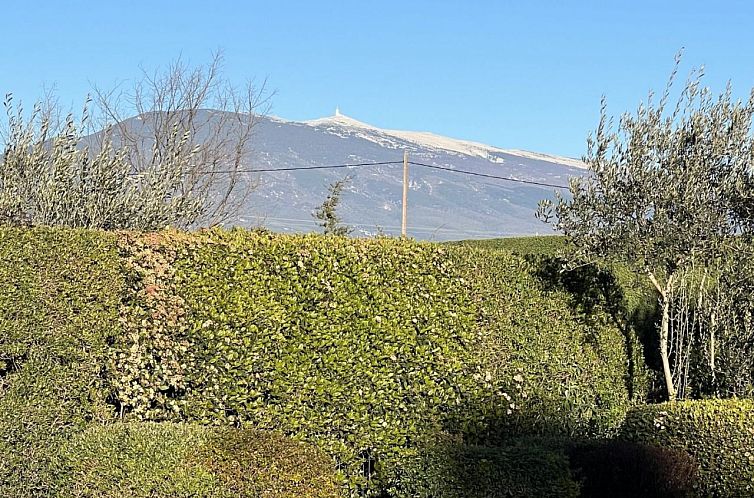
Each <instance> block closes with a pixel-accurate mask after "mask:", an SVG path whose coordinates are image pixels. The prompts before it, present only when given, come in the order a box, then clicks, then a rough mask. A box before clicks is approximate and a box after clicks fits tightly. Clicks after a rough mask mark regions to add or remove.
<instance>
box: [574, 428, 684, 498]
mask: <svg viewBox="0 0 754 498" xmlns="http://www.w3.org/2000/svg"><path fill="white" fill-rule="evenodd" d="M568 458H569V461H570V465H571V468H572V469H573V474H574V477H575V478H576V479H577V480H579V482H580V483H581V494H580V496H581V497H582V498H603V497H605V496H610V497H612V498H637V497H642V498H687V497H691V496H693V494H692V493H693V490H694V480H695V478H696V473H697V468H698V464H697V463H696V461H695V460H694V459H693V458H692V457H691V456H690V455H689V454H688V453H687V452H685V451H683V450H678V449H667V448H660V447H657V446H651V445H646V444H637V443H629V442H623V441H603V442H590V443H581V444H575V445H572V446H570V447H569V448H568Z"/></svg>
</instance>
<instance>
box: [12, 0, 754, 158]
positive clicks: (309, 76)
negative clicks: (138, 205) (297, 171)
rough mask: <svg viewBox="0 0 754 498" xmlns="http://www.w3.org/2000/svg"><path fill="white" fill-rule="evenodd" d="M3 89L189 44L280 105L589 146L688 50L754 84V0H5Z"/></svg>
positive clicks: (154, 61)
mask: <svg viewBox="0 0 754 498" xmlns="http://www.w3.org/2000/svg"><path fill="white" fill-rule="evenodd" d="M0 7H2V8H1V9H0V12H1V15H2V18H3V19H2V28H0V32H1V33H2V35H1V36H2V42H1V43H0V92H3V93H6V92H13V93H14V94H15V95H16V97H18V98H21V99H23V101H24V102H27V103H30V101H32V100H34V99H35V98H37V97H38V96H40V95H41V93H42V90H43V88H44V87H45V86H47V87H53V86H54V87H55V88H56V89H57V93H58V95H59V97H60V100H61V102H63V103H65V104H66V105H74V104H75V105H74V106H75V107H78V106H80V103H81V102H82V101H83V98H84V96H85V95H86V93H87V91H88V89H89V88H90V86H91V84H97V85H100V86H103V87H110V86H113V85H115V84H116V83H118V82H122V81H124V80H128V79H129V78H133V77H134V76H136V75H138V74H139V67H140V66H143V67H145V68H148V69H154V68H156V67H158V66H161V65H165V64H167V63H169V62H170V61H171V60H173V59H175V58H176V57H177V56H178V55H179V54H182V56H183V58H184V59H186V60H188V61H190V62H192V63H205V62H207V61H208V60H209V59H210V57H211V53H212V52H213V51H215V50H218V49H219V50H222V51H223V52H224V55H225V70H226V75H227V76H228V77H229V78H230V79H231V80H232V81H234V82H237V83H243V82H244V81H245V80H247V79H250V78H256V79H263V78H267V79H268V82H269V86H270V88H272V89H274V90H275V92H276V94H275V96H274V98H273V100H272V114H275V115H278V116H281V117H284V118H288V119H296V120H301V119H311V118H316V117H322V116H326V115H330V114H333V112H334V109H335V106H336V105H339V106H340V108H341V111H342V112H343V113H345V114H347V115H349V116H352V117H354V118H357V119H359V120H362V121H366V122H368V123H371V124H374V125H376V126H380V127H386V128H397V129H410V130H427V131H433V132H436V133H440V134H444V135H448V136H452V137H456V138H464V139H469V140H475V141H480V142H485V143H489V144H492V145H497V146H501V147H506V148H520V149H528V150H533V151H538V152H548V153H555V154H562V155H568V156H576V157H578V156H580V155H581V154H582V153H583V152H584V149H585V143H586V136H587V134H588V133H589V131H590V130H592V129H594V127H595V126H596V123H597V118H598V115H599V99H600V96H601V95H602V94H604V95H606V97H607V99H608V106H609V110H610V111H611V112H612V113H614V114H619V113H621V112H623V111H625V110H628V109H633V108H635V106H636V105H637V104H638V103H639V101H640V100H641V99H643V98H644V97H646V94H647V91H648V90H650V89H656V90H658V91H659V90H661V89H662V87H663V86H664V83H665V81H666V79H667V76H668V74H669V72H670V70H671V69H672V67H673V56H674V54H675V53H676V52H677V51H678V50H679V49H680V48H681V47H685V57H684V63H683V66H682V74H684V75H685V74H686V73H687V72H688V71H689V70H690V69H691V68H692V67H694V66H698V65H701V64H704V65H705V67H706V73H707V78H706V80H705V81H706V82H707V84H708V85H709V86H710V87H712V88H713V89H715V90H722V89H723V87H724V85H725V83H726V81H727V80H731V81H732V83H733V85H734V89H735V91H736V93H737V94H738V95H739V96H748V92H749V89H750V88H751V87H752V86H754V1H751V0H740V1H709V0H706V1H696V0H684V1H674V0H673V1H661V0H660V1H645V0H623V1H620V2H617V1H616V2H612V1H579V0H570V1H565V0H562V1H535V0H529V1H526V0H517V1H503V0H500V1H481V0H480V1H474V0H466V1H461V0H456V1H447V0H432V1H423V0H422V1H409V0H404V1H393V0H390V1H372V2H366V1H357V0H351V1H340V2H336V1H312V0H309V1H296V2H293V1H284V0H278V1H275V0H268V1H264V2H257V1H235V2H231V1H209V0H204V1H194V0H181V1H172V0H166V1H159V0H153V1H129V0H122V1H108V0H98V1H89V2H85V1H59V0H58V1H47V0H42V1H37V2H31V1H29V0H26V1H16V0H3V1H2V2H1V3H0Z"/></svg>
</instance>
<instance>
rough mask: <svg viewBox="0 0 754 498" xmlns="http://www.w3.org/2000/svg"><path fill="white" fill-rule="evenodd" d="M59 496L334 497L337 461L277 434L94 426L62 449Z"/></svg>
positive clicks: (190, 427)
mask: <svg viewBox="0 0 754 498" xmlns="http://www.w3.org/2000/svg"><path fill="white" fill-rule="evenodd" d="M59 475H60V482H59V484H58V488H57V489H58V495H57V496H60V497H61V498H62V497H79V498H87V497H91V498H116V497H123V496H128V497H133V498H142V497H143V498H147V497H149V498H163V497H164V498H183V497H185V498H188V497H192V498H210V497H211V498H231V497H235V498H294V497H305V498H337V497H338V496H340V493H339V491H340V486H339V482H338V477H337V475H336V472H335V465H334V462H333V461H332V460H331V459H329V458H328V457H327V456H325V455H323V454H322V453H320V452H319V451H318V450H316V448H314V447H312V446H309V445H307V444H304V443H300V442H296V441H293V440H290V439H288V438H285V437H283V436H281V435H279V434H274V433H262V432H257V431H253V430H248V429H231V428H225V429H218V428H209V427H204V426H197V425H187V424H171V423H163V424H158V423H149V422H142V423H129V424H111V425H107V426H93V427H91V428H89V429H87V430H86V431H85V432H83V433H81V434H80V435H78V436H76V437H74V438H73V439H72V440H71V441H70V443H68V444H67V445H66V446H65V447H64V450H63V452H62V461H61V464H60V467H59Z"/></svg>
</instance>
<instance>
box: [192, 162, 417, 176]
mask: <svg viewBox="0 0 754 498" xmlns="http://www.w3.org/2000/svg"><path fill="white" fill-rule="evenodd" d="M388 164H403V161H380V162H375V163H349V164H328V165H323V166H291V167H287V168H260V169H230V170H220V171H200V172H199V174H202V175H212V174H216V173H271V172H274V171H305V170H309V169H336V168H358V167H360V166H383V165H388Z"/></svg>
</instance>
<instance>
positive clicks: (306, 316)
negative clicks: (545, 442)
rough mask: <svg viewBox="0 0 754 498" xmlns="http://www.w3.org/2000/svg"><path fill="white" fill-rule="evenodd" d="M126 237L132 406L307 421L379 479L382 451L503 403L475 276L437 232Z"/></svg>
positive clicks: (400, 450) (126, 382) (127, 396)
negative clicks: (420, 235)
mask: <svg viewBox="0 0 754 498" xmlns="http://www.w3.org/2000/svg"><path fill="white" fill-rule="evenodd" d="M121 247H122V250H123V253H124V257H125V258H126V261H129V265H130V268H131V271H132V273H131V275H130V276H129V277H128V281H129V282H131V283H133V285H131V286H130V288H131V289H132V291H133V292H132V293H131V296H130V299H129V300H128V301H127V302H126V307H125V311H124V313H125V316H126V317H128V319H127V322H128V323H130V324H137V326H136V327H134V329H133V330H132V331H131V332H130V333H128V334H124V335H123V336H122V337H121V340H120V341H119V342H118V344H116V347H117V348H118V350H119V353H118V355H117V358H116V361H115V364H114V369H115V370H114V375H113V378H114V380H115V381H116V385H117V392H116V395H117V399H118V400H119V402H120V403H121V407H122V410H123V412H124V413H125V414H126V416H127V417H130V418H138V419H143V420H193V421H198V422H200V423H205V424H212V423H222V424H239V423H246V422H249V423H253V424H254V425H255V426H256V427H259V428H262V429H273V430H280V431H283V432H284V433H286V434H293V435H297V436H301V437H304V438H306V439H307V440H309V441H312V442H314V443H316V444H317V445H319V446H320V447H322V448H323V449H325V450H326V451H327V452H328V453H329V454H330V455H331V456H333V457H334V458H335V459H336V460H337V462H338V465H339V468H340V469H341V470H342V471H343V472H344V474H345V475H346V477H347V485H348V486H349V487H350V488H351V489H353V490H356V489H363V488H370V489H375V490H378V489H380V488H381V487H383V486H384V485H385V483H384V482H382V481H381V480H380V475H379V473H376V472H374V470H375V469H376V466H377V465H379V466H380V468H392V467H393V466H396V465H398V466H399V465H400V462H401V460H402V459H403V458H404V456H405V454H407V453H410V452H411V450H410V446H411V441H412V440H413V439H416V438H417V437H420V436H422V435H424V434H426V433H430V434H431V433H434V432H437V431H439V430H442V429H443V428H449V429H454V430H461V431H463V430H466V428H467V427H473V426H475V425H479V424H480V423H481V421H482V420H483V418H484V410H485V408H486V407H487V406H489V407H494V406H496V405H498V404H499V403H498V401H497V396H496V393H495V392H494V389H492V385H491V384H490V382H489V376H488V375H485V372H484V371H483V370H482V365H481V364H480V362H479V361H478V358H477V357H476V355H475V354H474V350H475V349H474V344H477V343H479V340H480V338H479V333H480V331H479V330H478V329H476V328H475V327H474V323H475V315H474V308H473V307H472V306H470V302H469V301H470V295H469V292H468V285H467V284H466V283H465V282H464V281H463V280H462V279H461V278H460V277H459V276H457V275H455V274H454V273H453V269H452V267H451V265H450V264H449V263H448V261H447V259H448V258H447V255H446V250H445V249H442V248H440V247H438V246H432V245H425V244H414V243H405V242H400V241H395V240H351V239H346V238H337V237H320V236H295V237H288V236H273V235H269V234H259V233H254V232H248V231H244V230H233V231H220V230H216V231H210V232H205V233H202V234H198V235H195V236H192V237H183V236H182V235H180V234H165V236H164V237H163V236H149V237H145V238H141V237H137V238H128V237H124V238H123V239H122V246H121ZM165 316H171V317H173V319H172V320H165V319H164V317H165ZM134 318H136V319H134ZM165 358H167V360H168V361H165ZM143 365H149V366H150V367H149V368H147V369H144V368H143Z"/></svg>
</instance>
